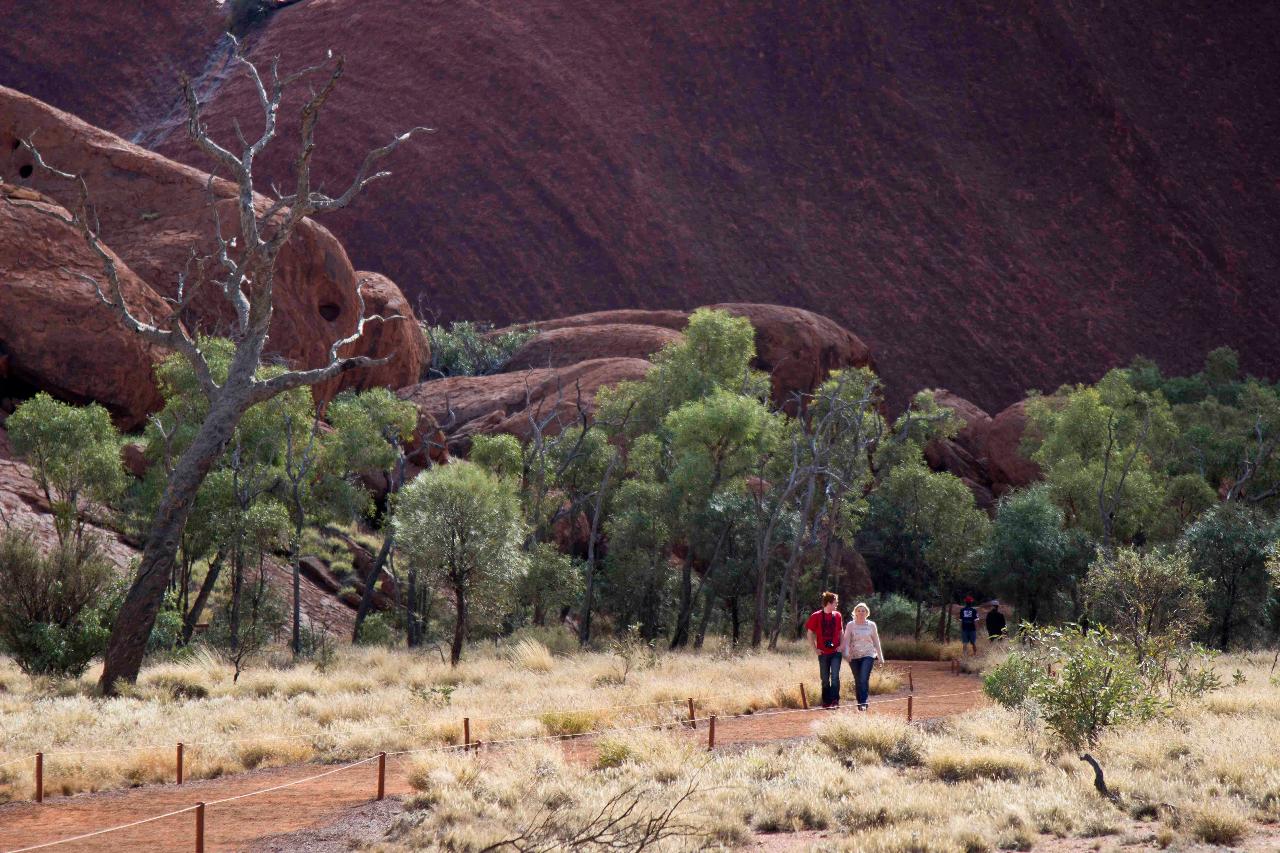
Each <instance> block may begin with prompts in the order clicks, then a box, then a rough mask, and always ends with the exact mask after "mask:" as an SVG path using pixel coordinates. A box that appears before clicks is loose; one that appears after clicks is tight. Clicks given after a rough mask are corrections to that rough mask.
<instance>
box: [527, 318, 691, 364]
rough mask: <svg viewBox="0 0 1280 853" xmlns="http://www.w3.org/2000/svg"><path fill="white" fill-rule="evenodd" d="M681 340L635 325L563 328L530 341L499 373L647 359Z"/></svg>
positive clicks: (673, 333) (677, 335)
mask: <svg viewBox="0 0 1280 853" xmlns="http://www.w3.org/2000/svg"><path fill="white" fill-rule="evenodd" d="M681 340H684V336H683V335H681V334H680V333H679V332H677V331H673V330H671V329H668V328H665V327H663V326H648V325H641V324H639V323H635V324H628V323H601V324H600V325H598V326H597V325H592V326H564V327H561V328H557V329H548V330H544V331H540V332H538V335H537V336H536V337H534V338H530V339H529V340H528V341H527V342H526V343H525V344H524V346H522V347H520V349H518V350H516V352H515V353H514V354H513V355H512V356H511V359H510V360H509V361H508V362H507V364H506V366H505V367H504V368H503V372H505V373H512V372H516V371H522V370H530V369H532V368H538V367H565V366H567V365H570V364H576V363H578V362H579V361H587V360H590V359H593V358H643V359H649V358H651V357H652V356H653V354H654V353H656V352H657V351H658V350H660V349H662V348H663V347H665V346H666V345H667V344H672V343H677V342H679V341H681Z"/></svg>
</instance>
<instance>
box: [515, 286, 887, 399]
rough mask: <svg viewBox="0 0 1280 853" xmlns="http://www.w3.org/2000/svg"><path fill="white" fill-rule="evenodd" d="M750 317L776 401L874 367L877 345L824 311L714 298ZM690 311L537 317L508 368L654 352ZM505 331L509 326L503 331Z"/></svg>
mask: <svg viewBox="0 0 1280 853" xmlns="http://www.w3.org/2000/svg"><path fill="white" fill-rule="evenodd" d="M707 307H709V308H714V309H716V310H719V311H724V312H725V313H727V314H732V315H733V316H735V317H742V318H744V319H746V320H748V321H750V323H751V325H752V326H753V327H754V328H755V330H756V339H755V345H756V358H755V361H754V362H753V365H754V366H755V367H756V368H757V369H759V370H763V371H765V372H766V373H768V374H769V375H770V377H771V380H772V389H773V400H774V402H775V403H776V404H777V405H787V404H788V403H790V402H791V401H792V398H793V397H794V395H795V394H796V393H797V392H807V391H812V390H813V389H814V388H815V387H816V386H817V385H818V383H820V382H821V381H822V380H823V379H825V378H826V376H827V374H829V373H830V372H831V371H832V370H838V369H841V368H846V367H863V366H870V365H871V364H872V360H871V350H870V349H869V348H868V347H867V345H866V344H865V343H863V342H862V340H861V339H859V338H858V336H857V335H855V334H853V333H852V332H850V331H849V330H848V329H845V328H842V327H841V326H840V325H838V324H837V323H834V322H832V321H831V320H828V319H827V318H825V317H819V316H818V315H817V314H814V313H813V312H812V311H805V310H803V309H800V308H788V307H786V306H783V305H756V304H750V303H724V304H720V305H709V306H707ZM688 324H689V314H688V313H687V312H684V311H640V310H626V311H597V312H594V313H591V314H579V315H576V316H573V317H562V318H560V319H558V320H548V321H543V322H539V323H530V324H527V325H525V326H523V327H512V328H529V329H535V330H537V331H538V332H539V334H538V335H537V336H536V337H534V338H532V339H530V340H529V341H528V342H527V343H525V344H524V346H523V347H521V348H520V350H518V351H517V352H516V353H515V354H514V355H513V356H512V359H511V361H510V362H509V364H508V367H507V369H508V370H523V369H527V368H530V367H559V366H564V365H567V364H572V363H574V362H577V361H582V360H585V359H588V358H606V357H620V358H649V357H650V356H652V354H653V353H655V352H657V351H658V350H659V349H661V348H662V347H663V346H666V345H667V344H669V343H674V342H676V341H679V340H680V339H681V336H680V334H679V332H680V331H682V330H683V329H684V327H685V326H687V325H688ZM504 331H505V330H504Z"/></svg>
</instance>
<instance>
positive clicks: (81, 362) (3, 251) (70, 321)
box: [0, 184, 167, 429]
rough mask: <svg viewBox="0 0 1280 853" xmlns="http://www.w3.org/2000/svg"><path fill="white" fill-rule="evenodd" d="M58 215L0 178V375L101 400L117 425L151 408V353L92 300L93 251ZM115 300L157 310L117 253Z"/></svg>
mask: <svg viewBox="0 0 1280 853" xmlns="http://www.w3.org/2000/svg"><path fill="white" fill-rule="evenodd" d="M49 214H56V215H59V216H68V215H69V214H67V212H66V211H65V210H63V209H62V208H61V207H59V206H58V205H57V204H55V203H54V202H53V201H52V200H51V199H48V198H46V197H44V196H41V195H39V194H38V193H36V192H34V191H32V190H27V189H22V188H19V187H13V186H10V185H8V184H3V185H0V283H2V284H0V345H2V346H3V348H4V352H5V353H6V354H7V356H8V362H7V376H6V378H7V379H9V380H10V381H13V380H17V381H18V382H21V383H24V384H25V385H28V386H34V387H36V388H40V389H44V390H47V391H49V392H50V393H52V394H54V395H55V396H57V397H61V398H63V399H67V400H72V401H75V402H80V403H84V402H89V401H93V400H96V401H97V402H100V403H102V404H103V405H104V406H105V407H106V408H107V409H108V410H109V411H110V412H111V413H112V415H113V416H114V417H115V419H116V420H117V422H118V423H119V424H120V425H121V426H122V427H124V428H126V429H132V428H133V427H136V426H138V425H139V424H141V423H142V421H143V419H144V418H145V417H146V414H147V413H148V412H150V411H152V410H154V409H156V408H158V407H159V405H160V393H159V391H158V390H157V389H156V385H155V381H154V379H153V377H152V373H151V367H152V364H153V363H154V362H155V361H156V360H157V359H158V358H159V357H160V353H159V352H158V351H157V350H156V349H154V348H153V347H152V346H151V345H150V344H148V343H147V342H146V341H144V340H143V339H142V338H141V337H139V336H138V335H136V334H134V333H133V332H131V331H129V330H128V329H126V328H125V327H124V325H123V324H122V323H121V322H120V319H119V317H117V316H116V314H115V312H114V311H113V310H112V309H110V308H108V307H107V306H105V305H103V304H102V303H101V302H99V300H98V297H97V294H96V293H95V291H94V287H93V285H92V284H90V283H88V282H86V281H84V280H83V279H81V278H80V277H79V276H80V275H92V276H95V277H97V278H99V279H101V270H102V266H101V263H100V261H99V259H98V257H97V256H96V255H95V254H94V253H93V252H92V251H91V250H90V249H89V247H88V246H86V245H85V243H84V240H83V239H82V238H81V237H80V235H79V233H77V232H76V230H75V229H73V228H72V227H71V226H69V225H67V224H65V223H63V222H60V221H58V220H56V219H54V218H52V217H51V216H50V215H49ZM117 264H118V270H119V277H120V282H121V286H122V289H123V291H124V294H125V299H126V301H127V302H128V303H129V305H130V306H131V307H132V308H133V309H134V310H135V311H138V312H141V313H144V314H145V313H153V314H159V313H161V312H165V311H166V310H167V307H166V305H165V303H164V301H163V300H161V299H160V297H159V296H158V295H157V294H156V293H155V292H154V291H153V290H152V289H151V288H150V287H148V286H147V285H146V284H145V283H144V282H143V281H142V280H141V279H139V278H138V277H137V276H136V275H134V273H133V271H132V270H131V269H129V267H128V266H127V265H126V264H125V263H123V262H122V261H119V260H118V259H117Z"/></svg>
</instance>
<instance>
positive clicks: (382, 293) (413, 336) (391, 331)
mask: <svg viewBox="0 0 1280 853" xmlns="http://www.w3.org/2000/svg"><path fill="white" fill-rule="evenodd" d="M356 279H357V281H358V282H359V284H360V294H361V296H362V297H363V299H364V315H365V316H366V317H373V316H379V317H383V318H386V319H383V320H370V321H368V322H367V323H365V327H364V334H363V335H361V337H360V340H358V341H356V342H355V343H354V344H352V345H351V346H350V347H348V348H347V350H344V352H343V354H344V355H350V354H354V353H361V354H363V355H368V356H372V357H373V358H388V357H390V359H391V360H390V361H388V362H387V363H386V364H382V365H379V366H377V367H371V368H368V369H366V370H358V371H355V372H353V373H352V374H351V375H350V379H349V380H348V382H347V384H346V386H345V387H348V388H355V389H356V390H363V389H365V388H377V387H384V388H403V387H404V386H405V385H412V384H413V383H415V382H417V381H418V380H419V379H421V378H422V371H423V370H425V369H426V366H427V365H428V364H430V363H431V347H430V345H429V344H428V343H427V336H426V335H425V334H423V331H422V326H420V325H419V324H418V318H417V316H416V315H415V314H414V313H413V308H412V307H410V305H409V300H407V299H405V298H404V294H403V293H401V292H400V288H399V287H397V286H396V283H395V282H394V281H392V280H391V279H389V278H387V277H386V276H385V275H382V274H381V273H376V272H358V273H356ZM396 317H399V318H400V319H394V318H396Z"/></svg>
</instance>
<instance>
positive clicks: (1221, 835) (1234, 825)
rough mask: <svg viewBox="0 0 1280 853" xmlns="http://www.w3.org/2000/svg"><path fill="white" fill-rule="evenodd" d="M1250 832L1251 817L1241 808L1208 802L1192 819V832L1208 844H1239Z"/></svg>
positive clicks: (1229, 845)
mask: <svg viewBox="0 0 1280 853" xmlns="http://www.w3.org/2000/svg"><path fill="white" fill-rule="evenodd" d="M1248 832H1249V819H1248V818H1247V817H1245V816H1244V815H1243V814H1241V813H1240V810H1239V809H1236V808H1234V807H1231V806H1225V805H1221V804H1219V803H1206V804H1205V805H1203V806H1201V807H1200V808H1199V809H1198V810H1197V811H1196V812H1195V816H1194V817H1192V819H1191V834H1192V835H1193V836H1195V837H1196V838H1198V839H1199V840H1201V841H1203V842H1204V843H1206V844H1221V845H1225V846H1228V847H1231V846H1234V845H1236V844H1238V843H1239V842H1240V841H1241V839H1243V838H1244V837H1245V835H1246V834H1247V833H1248Z"/></svg>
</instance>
